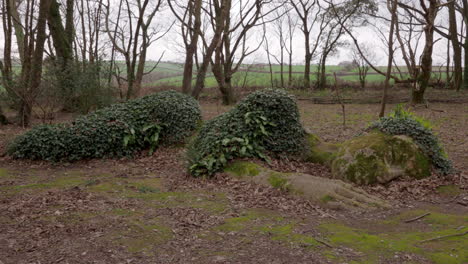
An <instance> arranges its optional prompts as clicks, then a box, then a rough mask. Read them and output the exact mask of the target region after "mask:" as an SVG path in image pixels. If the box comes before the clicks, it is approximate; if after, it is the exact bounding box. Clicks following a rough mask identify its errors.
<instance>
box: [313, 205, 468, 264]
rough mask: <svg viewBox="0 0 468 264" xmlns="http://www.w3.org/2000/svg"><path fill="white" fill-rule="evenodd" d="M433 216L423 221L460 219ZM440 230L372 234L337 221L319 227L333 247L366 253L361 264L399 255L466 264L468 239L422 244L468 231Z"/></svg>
mask: <svg viewBox="0 0 468 264" xmlns="http://www.w3.org/2000/svg"><path fill="white" fill-rule="evenodd" d="M413 214H414V213H413ZM431 215H432V213H431ZM432 216H433V217H432V218H430V217H428V218H424V221H426V222H428V223H430V222H432V223H433V221H434V220H436V221H443V222H444V223H445V224H446V223H448V222H451V221H453V218H455V219H457V220H456V221H455V222H458V221H459V220H460V219H459V218H460V217H459V216H452V215H444V214H440V213H434V214H433V215H432ZM406 217H407V216H406V215H400V216H399V218H403V219H406ZM441 218H442V219H441ZM447 219H452V220H447ZM465 220H466V218H465ZM455 222H452V223H455ZM458 223H460V222H458ZM465 223H466V222H465ZM398 225H405V223H404V222H401V221H398ZM438 227H439V228H437V230H434V231H431V232H420V231H414V230H404V231H401V230H400V231H391V230H389V229H385V230H386V231H385V232H371V231H368V230H365V229H360V228H352V227H348V226H346V225H343V224H341V223H339V222H335V223H324V224H321V225H320V227H319V228H320V229H321V230H322V231H323V232H324V233H326V234H327V236H328V238H329V241H330V243H331V244H332V245H335V246H346V247H350V248H353V249H355V250H357V251H360V252H362V253H364V257H362V259H361V260H360V261H359V263H377V262H379V260H380V259H381V258H382V257H384V258H388V259H391V258H392V256H393V255H394V254H395V253H398V252H407V253H414V254H418V255H420V256H423V257H425V258H427V259H429V260H431V261H433V262H434V263H436V264H445V263H454V264H462V263H466V260H467V259H468V252H466V250H465V249H466V248H467V247H468V240H467V239H466V237H459V236H455V237H447V238H444V239H440V240H434V241H430V242H422V241H424V240H426V239H430V238H434V237H440V236H447V235H453V234H458V233H462V232H465V231H468V228H467V227H465V228H463V229H461V230H456V229H455V228H453V225H452V226H451V227H447V226H445V225H440V226H438ZM397 230H398V229H397Z"/></svg>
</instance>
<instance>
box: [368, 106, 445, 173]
mask: <svg viewBox="0 0 468 264" xmlns="http://www.w3.org/2000/svg"><path fill="white" fill-rule="evenodd" d="M369 129H377V130H379V131H381V132H383V133H385V134H388V135H405V136H408V137H410V138H412V139H413V141H414V142H415V143H416V144H417V145H418V146H419V148H421V150H422V151H423V153H424V154H425V155H427V156H428V157H429V158H430V160H431V163H432V165H433V166H434V167H435V168H436V169H437V170H439V171H440V172H441V173H442V174H444V175H448V174H450V173H452V172H453V166H452V162H451V161H450V160H449V158H448V155H447V153H446V152H445V151H444V148H443V147H442V144H441V143H440V141H439V139H438V138H437V136H436V135H435V134H434V132H433V131H432V126H431V124H430V123H429V121H426V120H424V119H422V118H420V117H418V116H416V115H414V114H413V113H411V112H409V111H406V110H405V109H404V108H403V107H402V106H401V105H398V106H397V107H396V109H395V110H394V111H393V112H392V113H391V114H390V115H389V116H387V117H383V118H381V119H380V120H378V121H377V122H375V123H374V124H372V125H371V126H370V127H369Z"/></svg>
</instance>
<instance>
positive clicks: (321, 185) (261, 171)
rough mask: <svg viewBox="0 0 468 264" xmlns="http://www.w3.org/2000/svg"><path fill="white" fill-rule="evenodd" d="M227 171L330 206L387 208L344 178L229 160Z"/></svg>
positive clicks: (356, 208)
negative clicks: (317, 175) (330, 177)
mask: <svg viewBox="0 0 468 264" xmlns="http://www.w3.org/2000/svg"><path fill="white" fill-rule="evenodd" d="M224 171H225V172H226V173H228V174H229V175H230V176H232V177H235V178H237V179H242V180H246V181H252V182H255V183H257V184H260V185H264V186H268V187H273V188H275V189H280V190H283V191H286V192H289V193H291V194H293V195H298V196H301V197H304V198H306V199H308V200H310V201H311V202H313V203H316V204H320V205H322V206H325V207H329V208H334V209H352V210H362V209H365V210H367V209H374V208H382V207H387V204H386V203H385V202H384V201H382V200H381V199H379V198H377V197H375V196H372V195H369V194H367V193H366V192H365V191H364V190H362V189H360V188H357V187H354V186H352V185H351V184H348V183H345V182H343V181H341V180H336V179H327V178H322V177H316V176H313V175H309V174H304V173H282V172H278V171H274V170H270V169H267V168H264V167H262V166H260V165H258V164H255V163H252V162H246V161H235V162H233V163H230V164H229V165H228V166H227V167H226V168H225V170H224Z"/></svg>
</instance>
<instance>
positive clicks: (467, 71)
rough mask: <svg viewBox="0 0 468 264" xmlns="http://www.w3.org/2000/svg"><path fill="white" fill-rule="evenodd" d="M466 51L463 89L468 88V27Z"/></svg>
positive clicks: (464, 46) (464, 44)
mask: <svg viewBox="0 0 468 264" xmlns="http://www.w3.org/2000/svg"><path fill="white" fill-rule="evenodd" d="M463 49H464V52H465V54H464V55H465V68H464V69H463V89H465V90H468V28H467V30H465V43H463Z"/></svg>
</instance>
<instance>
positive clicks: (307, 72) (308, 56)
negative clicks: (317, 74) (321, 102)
mask: <svg viewBox="0 0 468 264" xmlns="http://www.w3.org/2000/svg"><path fill="white" fill-rule="evenodd" d="M304 36H305V44H306V52H305V53H306V54H305V69H304V88H305V89H309V88H310V63H311V60H312V54H311V53H310V40H309V36H310V35H309V33H305V34H304Z"/></svg>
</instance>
